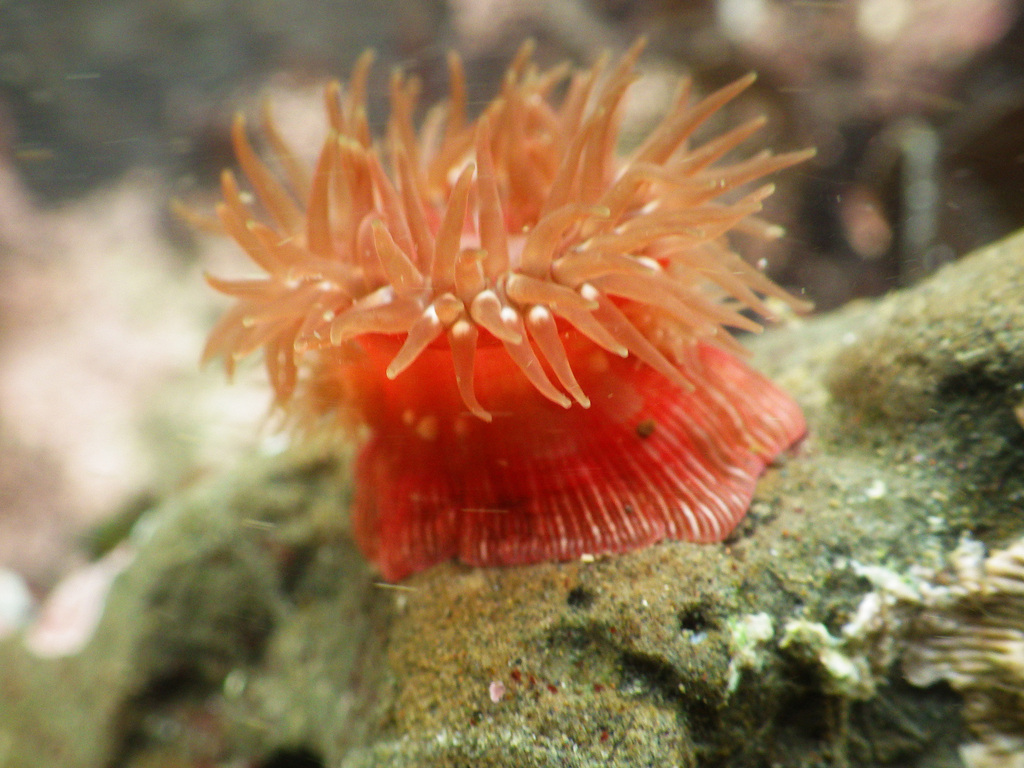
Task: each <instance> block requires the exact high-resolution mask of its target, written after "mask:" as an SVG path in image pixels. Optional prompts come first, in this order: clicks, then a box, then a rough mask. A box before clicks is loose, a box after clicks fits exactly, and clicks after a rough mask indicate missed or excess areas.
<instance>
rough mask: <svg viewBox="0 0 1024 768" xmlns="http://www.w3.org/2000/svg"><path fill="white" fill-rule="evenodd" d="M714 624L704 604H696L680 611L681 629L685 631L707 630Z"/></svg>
mask: <svg viewBox="0 0 1024 768" xmlns="http://www.w3.org/2000/svg"><path fill="white" fill-rule="evenodd" d="M714 624H715V622H714V620H713V619H712V617H711V616H709V615H708V612H707V607H706V606H704V605H694V606H691V607H689V608H686V609H684V610H682V611H681V612H680V613H679V629H681V630H682V631H683V632H694V633H696V632H706V631H707V630H709V629H712V628H713V627H714Z"/></svg>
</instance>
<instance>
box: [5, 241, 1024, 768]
mask: <svg viewBox="0 0 1024 768" xmlns="http://www.w3.org/2000/svg"><path fill="white" fill-rule="evenodd" d="M1022 315H1024V235H1017V236H1015V237H1013V238H1010V239H1008V240H1006V241H1003V242H1002V243H999V244H996V245H994V246H992V247H991V248H987V249H984V250H982V251H981V252H979V253H978V254H976V255H974V256H971V257H968V258H965V259H964V260H963V261H961V262H959V263H957V264H955V265H953V266H950V267H947V268H946V269H944V270H942V271H941V272H940V273H939V274H937V275H936V276H934V277H933V278H931V279H930V280H929V281H927V282H926V283H923V284H922V285H920V286H918V287H916V288H914V289H912V290H908V291H902V292H899V293H895V294H893V295H891V296H890V297H888V298H886V299H884V300H882V301H880V302H876V303H864V304H859V305H856V306H852V307H849V308H847V309H845V310H843V311H841V312H839V313H837V314H834V315H829V316H825V317H821V318H815V319H813V320H809V321H806V322H804V323H800V324H795V325H793V326H791V327H788V328H783V329H777V330H775V331H773V332H771V333H769V334H766V335H765V337H764V338H762V339H757V340H756V343H754V344H753V345H752V346H753V347H754V349H755V356H754V360H755V363H756V364H758V365H759V366H760V367H762V368H764V369H766V370H767V371H768V372H769V373H770V374H771V375H773V376H774V377H775V378H776V379H777V380H778V381H779V382H780V383H781V384H782V385H783V386H784V387H786V388H787V389H789V390H790V391H791V392H793V393H794V394H795V395H796V396H797V397H798V399H800V401H801V402H802V404H803V405H804V407H805V410H806V413H807V416H808V422H809V423H810V425H811V432H810V435H809V437H808V438H807V439H806V441H805V442H804V443H803V444H802V445H801V446H800V447H799V448H798V450H797V451H796V452H795V454H794V455H793V456H791V457H789V458H787V460H786V461H784V462H780V463H779V464H777V465H776V466H774V467H772V468H771V469H770V470H769V471H768V472H767V473H766V474H765V476H764V478H763V479H762V481H761V483H760V485H759V488H758V493H757V497H756V499H755V502H754V505H753V507H752V509H751V512H750V514H749V515H748V517H747V518H746V520H745V521H744V522H743V523H742V524H741V526H740V528H739V529H738V530H737V531H736V532H735V533H734V534H733V536H732V537H731V538H730V539H729V540H728V541H726V542H725V543H723V544H720V545H695V544H686V543H678V542H666V543H662V544H659V545H656V546H653V547H650V548H648V549H645V550H642V551H639V552H634V553H631V554H628V555H624V556H619V557H609V558H600V559H597V560H595V561H592V562H571V563H563V564H543V565H536V566H529V567H521V568H506V569H474V568H467V567H464V566H460V565H456V564H445V565H442V566H439V567H435V568H432V569H430V570H428V571H426V572H424V573H421V574H418V575H416V576H414V577H413V578H411V579H409V580H407V581H405V582H403V583H401V584H398V585H390V586H389V585H382V584H378V583H377V582H376V580H375V579H374V577H373V575H372V574H371V573H370V572H369V571H368V569H367V567H366V566H365V565H364V564H363V562H362V560H361V558H360V557H359V555H358V553H357V552H356V551H355V550H354V548H353V546H352V544H351V542H350V539H349V537H348V532H347V527H346V525H347V524H346V521H345V517H344V514H343V512H342V510H343V509H344V507H345V503H346V486H345V483H344V474H343V471H342V470H343V469H344V466H345V464H346V462H345V461H344V459H343V458H324V457H323V456H322V455H320V454H317V453H316V451H313V450H312V449H308V450H307V451H305V452H304V453H302V454H299V453H296V454H291V455H285V456H282V457H277V458H270V459H267V458H261V459H253V460H251V461H247V462H245V463H244V464H243V465H242V466H241V467H240V468H239V470H238V472H237V473H236V474H234V475H232V476H228V477H223V478H219V479H215V480H212V481H207V482H206V483H205V484H202V485H200V486H197V487H195V488H193V489H191V490H190V491H188V492H186V493H184V494H182V495H181V496H179V497H176V498H172V499H169V500H167V501H166V502H165V503H163V504H162V505H161V506H159V507H158V508H157V509H156V510H155V511H154V512H153V513H151V515H152V517H151V518H149V520H150V524H152V525H153V526H155V532H154V533H152V535H151V536H150V537H149V538H148V539H147V540H146V541H144V542H142V543H141V544H140V545H139V549H138V554H137V557H136V560H135V561H134V562H133V563H132V564H131V565H130V566H129V567H128V568H127V570H126V571H125V572H124V573H123V574H122V575H121V576H120V577H119V578H118V580H117V581H116V582H115V583H114V586H113V588H112V590H111V593H110V597H109V601H108V608H107V611H106V613H105V615H104V617H103V619H102V621H101V623H100V625H99V628H98V629H97V633H96V636H95V637H94V639H93V641H92V642H91V643H90V644H89V646H87V647H86V648H85V650H83V651H82V652H81V653H80V654H79V655H78V656H74V657H70V658H65V659H56V660H52V659H46V660H44V659H38V658H34V657H32V656H31V655H30V654H29V653H28V651H27V650H26V649H25V648H24V646H23V644H22V643H21V642H20V640H19V639H17V638H15V639H10V638H9V639H7V640H6V641H2V642H0V701H2V702H3V704H4V706H2V707H0V755H2V756H3V757H4V758H5V759H6V761H7V763H6V764H10V765H17V766H26V768H32V767H33V766H49V765H54V764H60V765H63V766H70V767H71V768H76V767H77V766H81V767H82V768H85V767H86V766H95V765H104V764H117V765H121V766H142V765H155V764H166V763H167V762H170V761H172V760H175V759H176V760H178V761H179V762H199V761H201V760H204V759H205V760H210V761H214V760H216V761H217V762H220V763H228V762H231V761H232V760H235V761H239V762H242V761H246V760H248V761H252V764H255V765H261V766H272V765H273V766H279V765H324V766H332V767H334V766H341V767H343V768H359V767H361V766H395V767H396V768H399V767H403V766H423V765H431V766H434V765H449V766H460V765H474V766H517V767H519V766H562V765H572V766H623V767H625V766H631V767H632V766H637V765H656V766H664V765H681V766H688V767H689V766H698V765H699V766H702V768H707V767H711V768H725V767H726V766H728V767H729V768H744V767H746V766H750V768H755V767H757V766H767V765H785V766H790V767H796V766H808V767H809V766H814V765H823V764H825V765H847V766H865V768H866V767H867V766H880V765H892V766H908V767H909V766H916V767H918V768H926V767H927V768H935V767H937V766H955V765H957V764H958V757H957V754H958V753H957V747H958V745H959V744H961V743H964V742H968V741H971V740H972V737H971V735H970V734H969V733H968V731H967V729H966V727H965V725H964V724H963V721H962V719H961V717H960V709H961V706H962V702H961V700H960V698H959V696H958V695H957V694H956V693H954V692H953V691H952V690H950V689H949V687H948V686H946V685H944V684H942V683H938V684H936V685H932V686H931V687H925V688H916V687H913V686H912V685H910V684H909V683H908V682H907V681H906V680H904V679H903V678H902V672H901V667H900V665H899V664H897V663H896V661H898V660H899V658H900V656H901V655H902V653H903V651H904V648H905V646H906V637H907V631H908V630H907V627H908V626H909V625H910V624H911V623H912V622H913V620H914V616H915V615H916V613H917V612H918V611H919V606H918V605H917V603H916V602H915V601H917V600H918V599H919V596H920V594H921V593H922V590H923V589H924V586H923V585H927V584H928V583H931V582H930V580H932V579H936V578H939V576H938V574H940V573H941V572H942V569H943V568H944V566H945V564H946V560H947V557H948V555H949V553H951V552H953V551H954V550H955V549H956V547H957V542H958V541H959V540H960V538H961V536H962V535H964V534H968V533H969V534H971V535H973V536H974V537H975V538H977V539H980V540H982V541H984V542H985V543H986V544H989V545H991V546H1002V545H1005V544H1007V543H1009V542H1011V541H1013V540H1014V539H1016V538H1018V537H1020V536H1021V535H1022V534H1024V517H1022V515H1021V514H1020V507H1021V503H1022V501H1021V493H1022V487H1021V483H1022V473H1021V472H1020V471H1019V470H1020V458H1021V456H1022V452H1021V451H1022V447H1024V429H1022V427H1021V424H1020V423H1019V421H1018V419H1017V417H1016V416H1015V411H1014V408H1015V407H1017V406H1019V404H1020V402H1021V400H1022V399H1024V391H1022V390H1021V382H1022V381H1024V375H1022V374H1024V322H1022V320H1024V317H1022ZM1019 410H1020V409H1019V408H1018V411H1019ZM918 681H919V682H921V680H920V679H919V680H918ZM929 682H930V681H929ZM3 750H6V752H4V751H3Z"/></svg>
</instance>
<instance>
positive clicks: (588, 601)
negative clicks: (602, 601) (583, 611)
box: [565, 586, 594, 608]
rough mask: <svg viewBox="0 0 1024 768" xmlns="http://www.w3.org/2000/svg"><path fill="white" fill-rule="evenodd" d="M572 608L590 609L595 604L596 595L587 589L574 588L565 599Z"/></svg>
mask: <svg viewBox="0 0 1024 768" xmlns="http://www.w3.org/2000/svg"><path fill="white" fill-rule="evenodd" d="M565 602H566V605H568V606H569V607H570V608H589V607H590V606H591V605H593V604H594V593H593V592H591V591H590V590H589V589H587V588H586V587H582V586H580V587H573V588H572V589H570V590H569V594H568V595H567V596H566V598H565Z"/></svg>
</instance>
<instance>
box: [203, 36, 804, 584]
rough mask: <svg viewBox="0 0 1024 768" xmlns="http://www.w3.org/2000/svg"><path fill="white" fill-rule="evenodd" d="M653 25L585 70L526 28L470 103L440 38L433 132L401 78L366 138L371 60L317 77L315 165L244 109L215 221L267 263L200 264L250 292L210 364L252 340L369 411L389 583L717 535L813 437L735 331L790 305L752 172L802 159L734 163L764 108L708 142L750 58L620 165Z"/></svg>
mask: <svg viewBox="0 0 1024 768" xmlns="http://www.w3.org/2000/svg"><path fill="white" fill-rule="evenodd" d="M641 47H642V46H641V45H639V44H638V45H636V46H634V47H633V49H632V50H631V51H630V52H629V53H627V54H626V56H625V57H623V59H622V60H621V61H620V62H619V63H618V64H617V65H616V66H615V67H614V68H613V69H612V70H611V71H608V72H605V68H604V67H603V66H602V64H598V65H597V66H595V67H594V68H593V69H591V70H589V71H583V72H570V70H569V69H568V68H567V67H562V68H555V69H552V70H548V71H539V70H538V69H537V68H536V67H535V66H534V65H533V64H531V62H530V48H529V46H524V47H523V48H522V49H521V50H520V52H519V54H518V55H517V56H516V58H515V60H514V61H513V63H512V65H511V66H510V67H509V69H508V72H507V73H506V75H505V78H504V81H503V84H502V88H501V93H500V95H499V96H498V97H497V98H496V99H495V100H494V101H493V102H491V103H490V104H489V105H488V106H487V107H486V108H485V109H484V110H483V113H482V114H481V115H480V117H479V118H478V119H476V120H475V121H470V120H469V119H468V118H467V117H466V109H465V107H466V89H465V75H464V73H463V70H462V65H461V63H460V61H459V59H458V57H457V56H454V55H453V56H451V57H450V59H449V68H450V76H451V95H450V97H449V98H448V100H447V102H445V103H444V104H443V105H440V106H438V107H436V108H434V109H433V110H431V111H430V112H429V113H428V114H427V117H426V119H425V121H424V125H423V128H422V130H421V131H420V133H419V135H417V133H416V130H415V128H414V125H413V114H414V112H415V107H416V97H417V93H418V90H419V84H418V82H417V81H416V80H414V79H408V78H405V77H403V76H402V75H401V74H398V73H396V74H395V75H394V76H393V77H392V80H391V116H390V119H389V121H388V123H387V130H386V134H385V135H384V136H383V137H382V138H381V139H380V140H379V141H376V142H375V141H374V139H373V137H372V136H371V133H370V128H369V125H368V122H367V116H366V110H365V104H364V101H365V88H366V81H367V73H368V70H369V66H370V57H369V56H368V55H364V56H363V57H362V58H361V59H360V60H359V62H358V63H357V65H356V68H355V72H354V74H353V77H352V81H351V84H350V85H349V87H348V89H347V91H345V92H344V93H343V91H342V88H341V86H340V85H338V84H333V85H331V86H329V87H328V89H327V115H328V118H329V121H330V132H329V136H328V138H327V140H326V141H325V143H324V145H323V149H322V150H321V152H320V155H319V160H318V161H317V163H316V166H315V168H313V170H312V173H311V174H310V173H309V172H308V170H307V169H306V168H305V167H303V165H302V164H301V163H300V162H298V161H297V159H296V158H295V156H294V155H293V154H292V153H291V152H290V151H289V150H288V149H287V147H286V146H285V143H284V142H283V141H282V140H281V138H280V135H279V134H278V132H277V131H276V130H275V128H274V126H273V125H272V123H271V122H270V121H269V120H268V121H266V123H267V124H266V125H265V135H266V139H267V143H268V145H269V147H270V148H271V150H272V154H273V159H274V166H275V167H274V170H271V168H270V167H269V166H268V165H266V164H265V163H264V162H263V161H262V160H261V159H260V158H259V156H258V155H257V153H256V152H255V151H254V150H253V148H252V146H251V145H250V142H249V140H248V139H247V137H246V130H245V126H244V124H243V122H242V120H241V118H239V119H237V120H236V122H235V125H234V131H233V139H234V144H235V151H236V153H237V155H238V162H239V165H240V166H241V168H242V171H243V172H244V174H245V176H246V177H247V179H248V182H249V184H250V186H251V187H252V190H253V192H254V193H255V201H256V202H255V203H254V205H253V206H250V204H249V199H248V198H247V197H246V195H245V194H244V193H243V192H242V191H240V189H239V186H238V184H237V183H236V180H235V177H234V175H233V174H232V173H231V172H225V173H224V175H223V193H224V202H223V203H221V204H220V205H219V206H218V208H217V215H218V218H219V221H220V226H221V227H222V229H223V231H224V232H226V233H227V234H228V235H230V236H231V237H233V238H234V239H235V240H236V241H237V242H238V243H239V245H241V246H242V248H244V249H245V251H246V252H247V253H248V254H249V256H250V257H251V258H252V260H253V261H254V262H256V264H257V265H259V267H260V268H261V269H262V270H263V271H264V272H265V273H266V274H265V275H263V276H261V277H258V278H256V279H248V280H222V279H219V278H213V277H211V278H209V281H210V283H211V285H213V287H214V288H216V289H217V290H219V291H222V292H224V293H226V294H228V295H230V296H232V297H234V298H235V299H236V303H235V305H234V306H233V307H232V308H231V309H230V310H229V311H228V312H227V313H226V314H225V315H224V317H223V318H222V319H221V321H220V322H219V323H218V324H217V326H216V328H215V329H214V330H213V332H212V333H211V335H210V339H209V342H208V344H207V347H206V351H205V353H204V358H210V357H214V356H218V355H220V356H223V357H224V359H225V360H226V362H227V367H228V370H229V372H230V370H231V368H232V366H233V364H234V362H235V361H236V360H237V359H239V358H241V357H244V356H246V355H248V354H250V353H252V352H254V351H256V350H258V349H262V350H263V356H264V360H265V361H266V367H267V372H268V374H269V377H270V381H271V383H272V384H273V387H274V393H275V400H276V403H277V404H278V405H279V406H281V407H282V408H284V409H286V410H288V411H289V412H290V413H292V414H293V415H297V416H299V417H300V421H302V422H303V423H305V424H309V423H311V422H312V421H315V422H323V421H327V422H328V423H335V424H344V425H348V426H351V425H362V426H364V427H365V428H366V430H365V432H366V435H365V443H364V445H363V447H362V448H361V453H360V455H359V458H358V460H357V465H356V492H355V499H354V503H353V512H352V514H353V527H354V530H355V534H356V537H357V539H358V541H359V544H360V546H361V547H362V549H363V550H364V551H365V553H366V554H367V556H368V557H369V558H370V559H371V560H372V561H373V562H374V563H376V565H377V566H378V567H379V569H380V571H381V573H382V574H383V575H384V577H385V578H388V579H399V578H402V577H403V576H405V575H407V574H409V573H411V572H414V571H417V570H419V569H422V568H425V567H427V566H429V565H431V564H433V563H435V562H438V561H440V560H445V559H449V558H452V557H457V558H458V559H460V560H462V561H464V562H467V563H473V564H479V565H496V564H513V563H529V562H536V561H540V560H549V559H554V560H563V559H568V558H573V557H578V556H580V555H582V554H585V553H593V554H597V553H605V552H621V551H624V550H628V549H632V548H635V547H639V546H643V545H645V544H649V543H651V542H655V541H658V540H660V539H663V538H666V537H667V538H673V539H686V540H691V541H701V542H709V541H719V540H721V539H722V538H724V537H725V536H726V535H727V534H728V533H729V532H730V530H731V529H732V528H733V527H734V526H735V524H736V523H737V521H738V520H739V519H740V518H741V517H742V516H743V514H744V512H745V511H746V509H747V507H748V505H749V502H750V498H751V495H752V493H753V486H754V483H755V481H756V479H757V477H758V475H759V474H760V473H761V471H762V470H763V469H764V466H765V464H766V462H768V461H770V460H771V459H772V458H773V457H775V456H776V455H777V454H778V453H779V452H780V451H782V450H784V449H785V448H787V447H788V446H790V445H791V444H792V443H793V442H794V441H795V440H797V439H798V438H799V437H800V436H801V435H802V434H803V432H804V428H805V427H804V421H803V418H802V416H801V414H800V411H799V409H798V408H797V406H796V405H795V404H794V403H793V401H792V400H790V399H789V397H787V396H786V395H785V394H783V393H781V392H780V391H779V390H777V389H776V388H775V387H774V386H773V385H772V384H771V383H770V382H768V381H767V380H766V379H764V378H763V377H761V376H760V375H759V374H757V373H755V372H754V371H752V370H750V369H749V368H748V367H747V366H746V365H745V364H743V363H742V362H740V360H739V359H738V358H737V354H738V353H740V352H741V351H742V349H741V348H740V347H739V345H738V344H737V343H736V342H735V341H734V340H733V339H732V337H731V336H730V335H729V334H728V333H727V332H725V331H724V330H723V327H725V326H728V327H732V328H739V329H744V330H748V331H756V330H759V328H760V327H759V326H758V325H757V324H756V323H755V322H753V321H752V320H750V319H749V318H748V317H746V316H744V315H743V314H741V310H743V309H745V308H748V309H752V310H755V311H756V312H758V313H760V314H761V315H765V316H767V315H769V310H768V307H767V306H765V304H764V302H763V301H762V299H761V298H760V297H759V294H760V295H768V296H774V297H778V298H779V299H782V300H783V301H786V302H788V303H790V304H791V305H799V304H800V302H799V301H797V300H795V299H793V298H792V297H790V296H789V295H788V294H786V293H785V292H784V291H783V290H782V289H780V288H779V287H778V286H776V285H775V284H773V283H772V282H771V281H770V280H768V279H767V278H766V277H765V276H764V275H762V274H761V273H760V272H758V271H757V270H756V269H754V268H753V267H751V266H750V265H748V264H747V263H746V262H745V261H743V259H742V258H740V257H739V256H738V255H737V254H736V253H734V252H733V250H732V249H731V248H730V246H729V243H728V241H727V240H726V236H727V234H728V233H729V232H730V231H732V230H742V231H743V232H745V233H748V234H752V235H754V236H760V237H772V236H776V235H777V234H778V229H777V228H776V227H772V226H771V225H769V224H767V223H765V222H763V221H762V220H760V219H758V218H756V216H755V214H756V213H757V212H758V211H759V210H760V208H761V203H762V201H763V200H764V199H765V198H766V197H767V196H768V195H770V194H771V191H772V187H771V186H770V185H766V186H760V187H757V188H755V189H753V190H750V189H749V186H751V182H755V181H756V180H758V179H760V178H762V177H764V176H765V175H766V174H769V173H772V172H774V171H777V170H779V169H781V168H784V167H786V166H789V165H792V164H794V163H797V162H799V161H801V160H803V159H805V158H807V157H809V155H810V153H808V152H794V153H790V154H783V155H771V154H769V153H767V152H762V153H759V154H756V155H754V156H753V157H750V158H749V159H745V160H741V161H736V162H722V159H723V158H724V157H725V156H727V155H728V154H729V153H730V152H731V151H732V150H734V149H735V148H737V147H738V146H739V145H740V144H741V143H743V142H744V141H745V140H746V139H748V138H749V137H750V136H751V135H752V134H753V133H754V132H756V131H757V130H758V128H760V127H761V125H762V123H763V121H762V120H761V119H756V120H752V121H750V122H748V123H745V124H743V125H741V126H739V127H737V128H734V129H732V130H730V131H728V132H726V133H724V134H723V135H721V136H719V137H717V138H715V139H712V140H710V141H708V142H706V143H703V144H699V145H693V143H692V141H691V136H692V135H693V133H694V132H695V131H696V130H697V128H698V127H700V126H701V124H702V123H704V122H705V121H706V120H707V118H708V117H709V116H711V115H712V114H714V113H715V112H716V111H717V110H718V109H720V108H721V107H722V106H723V105H724V104H726V103H727V102H729V101H730V100H731V99H733V98H734V97H735V96H736V95H737V94H739V93H740V92H741V91H743V90H744V89H745V88H747V87H748V86H749V85H750V84H751V83H752V82H753V80H754V78H753V77H752V76H748V77H744V78H742V79H741V80H738V81H736V82H735V83H733V84H732V85H729V86H726V87H725V88H723V89H721V90H719V91H717V92H715V93H713V94H711V95H710V96H708V97H706V98H704V99H703V100H700V101H696V102H695V103H692V102H691V99H690V97H689V92H688V90H687V89H686V88H685V87H684V88H682V89H681V93H680V94H679V96H678V98H677V100H676V101H675V103H674V104H673V105H672V106H671V108H670V109H669V111H668V114H667V115H666V116H665V118H664V119H663V120H662V122H661V123H660V125H658V127H657V128H656V129H655V130H654V131H653V132H652V133H651V134H650V136H648V137H647V139H646V140H645V141H643V142H642V143H641V144H640V146H639V147H637V148H636V149H635V150H634V151H632V153H631V154H630V155H629V157H627V158H626V159H624V160H623V159H619V158H618V157H617V156H616V154H615V149H616V142H617V139H618V129H619V122H620V119H621V116H622V111H623V99H624V97H625V94H626V92H627V90H628V87H629V85H630V83H631V82H632V81H633V79H634V75H633V68H634V65H635V62H636V59H637V57H638V55H639V52H640V49H641ZM560 92H561V93H564V95H563V96H562V97H561V98H558V97H556V95H555V94H556V93H560ZM255 207H258V210H259V214H257V213H256V212H255V210H254V208H255Z"/></svg>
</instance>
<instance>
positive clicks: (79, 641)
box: [25, 544, 135, 658]
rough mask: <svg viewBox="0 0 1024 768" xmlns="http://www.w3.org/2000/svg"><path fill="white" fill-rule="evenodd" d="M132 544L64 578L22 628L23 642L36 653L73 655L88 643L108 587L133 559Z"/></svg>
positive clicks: (96, 623)
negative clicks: (29, 623)
mask: <svg viewBox="0 0 1024 768" xmlns="http://www.w3.org/2000/svg"><path fill="white" fill-rule="evenodd" d="M134 559H135V548H134V547H132V546H131V545H129V544H122V545H120V546H118V547H117V548H115V549H113V550H111V551H110V552H108V553H107V554H106V555H105V556H104V557H102V558H101V559H99V560H97V561H96V562H94V563H90V564H89V565H86V566H84V567H82V568H79V569H78V570H76V571H72V572H71V573H70V574H69V575H68V576H66V577H65V578H64V580H63V581H61V582H60V583H59V584H57V586H56V587H54V588H53V591H52V592H50V594H49V596H48V597H47V598H46V600H45V601H44V602H43V605H42V608H41V609H40V611H39V615H38V617H37V618H36V620H35V621H34V622H32V624H31V625H30V626H29V628H28V630H27V631H26V632H25V646H26V647H27V648H28V649H29V651H31V652H32V653H34V654H35V655H36V656H41V657H43V658H57V657H61V656H73V655H74V654H76V653H78V652H79V651H81V650H82V649H83V648H85V646H86V645H88V644H89V641H90V640H91V639H92V636H93V634H94V633H95V632H96V627H97V626H98V625H99V622H100V618H101V617H102V616H103V609H104V607H105V606H106V603H107V594H108V593H109V592H110V587H111V586H112V585H113V583H114V579H116V578H117V577H118V576H119V575H120V574H121V572H122V571H124V569H125V568H127V567H128V566H129V565H130V564H131V562H132V560H134Z"/></svg>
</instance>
